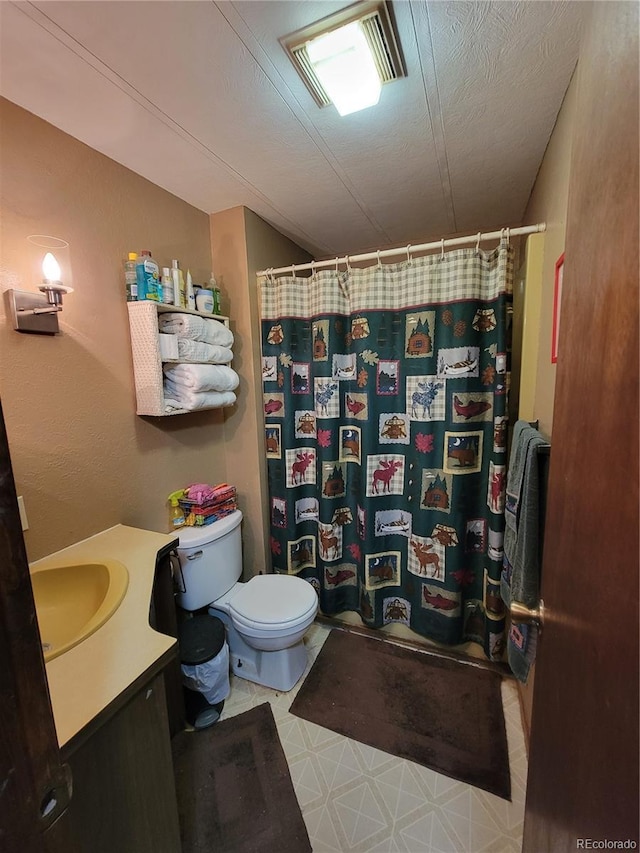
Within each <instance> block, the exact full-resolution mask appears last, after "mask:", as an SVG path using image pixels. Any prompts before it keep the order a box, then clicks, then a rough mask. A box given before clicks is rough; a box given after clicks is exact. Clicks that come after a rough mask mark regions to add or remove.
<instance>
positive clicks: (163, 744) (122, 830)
mask: <svg viewBox="0 0 640 853" xmlns="http://www.w3.org/2000/svg"><path fill="white" fill-rule="evenodd" d="M69 764H70V765H71V769H72V772H73V800H72V803H71V806H70V808H69V812H70V817H71V825H72V831H73V834H74V836H75V838H76V840H77V841H78V843H79V846H80V849H82V850H87V851H88V850H90V851H91V853H115V851H117V853H159V851H162V853H174V852H175V853H179V851H180V849H181V846H180V831H179V826H178V810H177V804H176V792H175V783H174V777H173V764H172V759H171V744H170V739H169V725H168V720H167V708H166V702H165V689H164V679H163V676H162V674H160V675H158V676H156V677H155V678H153V679H152V680H151V681H149V682H148V683H147V684H146V685H145V687H143V688H142V690H140V691H139V692H138V693H137V694H136V695H135V696H134V697H133V698H132V699H131V700H130V701H129V702H128V703H127V704H126V705H125V706H124V707H123V708H122V709H121V710H120V711H118V712H117V713H116V714H115V715H114V716H113V717H112V718H111V719H110V720H108V721H107V722H106V723H105V724H104V725H103V726H102V727H101V728H100V729H98V730H97V731H96V732H95V733H94V734H93V735H92V736H91V737H90V738H89V739H88V740H87V741H86V742H85V743H83V744H82V745H81V746H80V747H78V749H77V751H76V752H74V753H73V754H72V755H71V756H70V757H69Z"/></svg>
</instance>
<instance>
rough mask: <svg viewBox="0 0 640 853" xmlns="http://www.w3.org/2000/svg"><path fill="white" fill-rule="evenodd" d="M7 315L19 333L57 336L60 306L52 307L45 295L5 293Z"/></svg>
mask: <svg viewBox="0 0 640 853" xmlns="http://www.w3.org/2000/svg"><path fill="white" fill-rule="evenodd" d="M5 299H6V302H7V313H8V315H10V316H11V320H12V321H13V328H14V329H15V330H16V331H18V332H32V333H33V332H35V334H39V335H55V334H57V333H58V332H59V331H60V327H59V325H58V311H59V310H60V308H59V306H57V305H51V304H50V303H49V300H48V299H47V297H46V296H45V295H44V294H43V293H33V292H32V291H30V290H7V291H5Z"/></svg>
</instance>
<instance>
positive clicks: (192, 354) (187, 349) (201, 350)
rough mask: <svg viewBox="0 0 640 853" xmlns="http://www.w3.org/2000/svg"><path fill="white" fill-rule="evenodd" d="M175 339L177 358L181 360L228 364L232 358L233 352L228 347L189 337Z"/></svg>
mask: <svg viewBox="0 0 640 853" xmlns="http://www.w3.org/2000/svg"><path fill="white" fill-rule="evenodd" d="M177 341H178V358H180V359H181V360H182V361H196V362H208V363H209V364H228V363H229V362H230V361H231V360H232V359H233V353H232V352H231V350H230V349H229V347H221V346H218V345H217V344H205V343H204V342H203V341H191V340H189V338H177Z"/></svg>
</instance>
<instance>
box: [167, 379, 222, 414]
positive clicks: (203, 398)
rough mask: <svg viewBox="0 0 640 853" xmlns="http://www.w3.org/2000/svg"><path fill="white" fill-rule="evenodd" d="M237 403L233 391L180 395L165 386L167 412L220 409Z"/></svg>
mask: <svg viewBox="0 0 640 853" xmlns="http://www.w3.org/2000/svg"><path fill="white" fill-rule="evenodd" d="M235 401H236V395H235V394H234V393H233V391H223V392H219V391H209V392H208V393H200V394H191V393H188V392H186V391H185V392H182V393H181V394H180V395H178V394H176V392H175V391H170V390H169V388H168V387H167V385H165V399H164V405H165V410H166V411H168V412H169V411H171V410H172V409H189V411H195V410H196V409H220V408H222V407H223V406H232V405H233V404H234V403H235Z"/></svg>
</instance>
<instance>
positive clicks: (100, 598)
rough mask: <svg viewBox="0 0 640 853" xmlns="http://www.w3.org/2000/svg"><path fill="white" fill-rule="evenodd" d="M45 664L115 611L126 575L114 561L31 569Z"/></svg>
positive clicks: (75, 643)
mask: <svg viewBox="0 0 640 853" xmlns="http://www.w3.org/2000/svg"><path fill="white" fill-rule="evenodd" d="M31 585H32V586H33V597H34V599H35V603H36V613H37V616H38V625H39V626H40V639H41V640H42V650H43V652H44V659H45V661H50V660H52V659H53V658H55V657H58V655H61V654H62V653H63V652H66V651H68V650H69V649H71V648H73V646H77V645H78V643H81V642H82V640H84V639H86V638H87V637H88V636H89V635H90V634H93V632H94V631H97V630H98V628H99V627H100V626H101V625H104V623H105V622H106V621H107V619H109V617H110V616H112V615H113V613H114V612H115V611H116V610H117V608H118V606H119V605H120V603H121V602H122V599H123V598H124V595H125V592H126V591H127V586H128V585H129V573H128V572H127V570H126V568H125V567H124V566H123V565H122V563H118V562H117V561H116V560H102V561H101V562H99V563H98V562H96V563H77V564H74V565H70V566H52V567H49V568H44V567H43V568H41V569H35V570H33V571H32V573H31Z"/></svg>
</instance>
